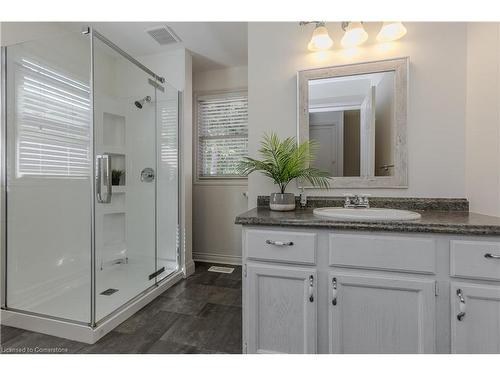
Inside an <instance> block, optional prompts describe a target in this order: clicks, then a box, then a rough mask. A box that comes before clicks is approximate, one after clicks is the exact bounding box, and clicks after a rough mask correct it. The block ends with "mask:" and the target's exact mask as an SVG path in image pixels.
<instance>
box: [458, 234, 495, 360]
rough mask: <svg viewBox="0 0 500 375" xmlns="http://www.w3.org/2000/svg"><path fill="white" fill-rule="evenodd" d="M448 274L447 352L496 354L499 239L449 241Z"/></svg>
mask: <svg viewBox="0 0 500 375" xmlns="http://www.w3.org/2000/svg"><path fill="white" fill-rule="evenodd" d="M450 274H451V276H452V279H453V280H452V282H451V284H450V296H451V352H452V353H462V354H465V353H470V354H472V353H478V354H479V353H481V354H487V353H500V334H499V332H500V285H498V283H497V282H498V281H500V242H494V241H471V240H453V241H451V242H450ZM458 278H460V279H467V281H456V279H458Z"/></svg>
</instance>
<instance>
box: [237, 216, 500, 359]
mask: <svg viewBox="0 0 500 375" xmlns="http://www.w3.org/2000/svg"><path fill="white" fill-rule="evenodd" d="M490 253H491V254H492V255H499V254H500V238H498V237H480V236H452V235H446V234H433V233H414V234H413V233H397V232H387V231H385V232H384V231H379V232H366V231H353V230H351V231H342V230H329V229H315V228H302V227H272V226H269V227H266V226H244V227H243V269H244V281H243V346H244V347H243V350H244V352H246V353H500V259H496V258H494V257H493V258H491V257H488V256H486V257H485V256H484V255H485V254H490ZM457 291H460V293H459V294H460V295H458V294H457ZM461 313H462V316H460V318H457V316H459V315H460V314H461Z"/></svg>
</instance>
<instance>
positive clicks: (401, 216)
mask: <svg viewBox="0 0 500 375" xmlns="http://www.w3.org/2000/svg"><path fill="white" fill-rule="evenodd" d="M313 213H314V215H316V216H321V217H324V218H328V219H338V220H362V221H401V220H403V221H407V220H418V219H420V217H421V216H420V214H419V213H418V212H412V211H405V210H395V209H391V208H341V207H324V208H316V209H315V210H314V211H313Z"/></svg>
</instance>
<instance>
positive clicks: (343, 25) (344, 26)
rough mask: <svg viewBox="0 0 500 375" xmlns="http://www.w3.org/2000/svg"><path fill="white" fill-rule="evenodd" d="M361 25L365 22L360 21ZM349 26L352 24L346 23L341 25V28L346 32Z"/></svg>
mask: <svg viewBox="0 0 500 375" xmlns="http://www.w3.org/2000/svg"><path fill="white" fill-rule="evenodd" d="M359 23H360V24H363V21H360V22H359ZM349 24H350V22H347V21H344V22H342V23H341V24H340V27H341V28H342V30H344V31H346V29H347V28H348V27H349Z"/></svg>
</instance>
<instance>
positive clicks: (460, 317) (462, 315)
mask: <svg viewBox="0 0 500 375" xmlns="http://www.w3.org/2000/svg"><path fill="white" fill-rule="evenodd" d="M457 297H458V301H459V302H458V311H459V313H458V314H457V319H458V320H459V321H462V320H463V319H464V318H465V307H466V306H465V299H464V294H463V292H462V289H457Z"/></svg>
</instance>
